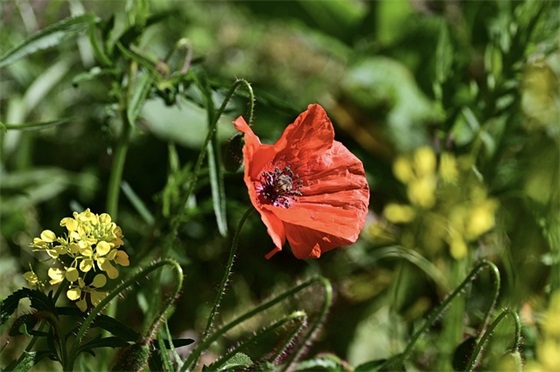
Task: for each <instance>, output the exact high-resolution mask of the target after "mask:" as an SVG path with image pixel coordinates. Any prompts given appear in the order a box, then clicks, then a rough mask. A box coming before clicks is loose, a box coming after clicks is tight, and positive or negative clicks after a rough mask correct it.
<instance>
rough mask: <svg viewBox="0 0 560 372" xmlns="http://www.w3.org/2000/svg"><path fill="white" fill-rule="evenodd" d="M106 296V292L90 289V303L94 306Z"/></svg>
mask: <svg viewBox="0 0 560 372" xmlns="http://www.w3.org/2000/svg"><path fill="white" fill-rule="evenodd" d="M105 297H107V293H106V292H98V291H92V292H91V303H92V304H93V305H94V306H97V305H99V303H100V302H101V301H103V299H104V298H105Z"/></svg>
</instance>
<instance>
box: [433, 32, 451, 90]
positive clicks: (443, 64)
mask: <svg viewBox="0 0 560 372" xmlns="http://www.w3.org/2000/svg"><path fill="white" fill-rule="evenodd" d="M452 63H453V47H452V45H451V42H450V40H449V30H448V29H447V23H446V22H443V21H442V22H441V24H440V32H439V37H438V41H437V45H436V53H435V69H436V82H438V83H443V82H444V81H445V80H446V79H447V76H448V75H449V73H450V72H451V65H452Z"/></svg>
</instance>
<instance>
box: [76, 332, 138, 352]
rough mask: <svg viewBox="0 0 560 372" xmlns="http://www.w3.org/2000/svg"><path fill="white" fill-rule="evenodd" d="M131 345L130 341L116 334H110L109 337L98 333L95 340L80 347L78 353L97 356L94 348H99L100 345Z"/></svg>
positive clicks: (114, 346) (113, 346)
mask: <svg viewBox="0 0 560 372" xmlns="http://www.w3.org/2000/svg"><path fill="white" fill-rule="evenodd" d="M127 345H129V342H128V341H126V340H123V339H122V338H119V337H116V336H109V337H101V335H97V337H95V338H94V339H93V340H91V341H88V342H86V343H85V344H83V345H82V346H80V347H79V348H78V353H83V352H86V353H89V354H91V355H93V356H95V353H94V352H93V349H97V348H100V347H112V348H116V347H124V346H127Z"/></svg>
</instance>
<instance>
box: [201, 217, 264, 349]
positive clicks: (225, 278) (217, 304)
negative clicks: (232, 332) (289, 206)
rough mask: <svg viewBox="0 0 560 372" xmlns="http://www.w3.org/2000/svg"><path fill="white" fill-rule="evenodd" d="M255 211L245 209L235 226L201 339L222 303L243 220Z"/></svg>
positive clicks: (205, 334) (208, 329)
mask: <svg viewBox="0 0 560 372" xmlns="http://www.w3.org/2000/svg"><path fill="white" fill-rule="evenodd" d="M254 211H255V209H254V208H253V207H251V208H249V209H247V211H246V212H245V214H243V217H241V220H239V224H238V225H237V229H236V230H235V234H234V236H233V241H232V243H231V249H230V251H229V258H228V262H227V265H226V270H225V271H224V276H223V277H222V282H221V283H220V289H219V290H218V295H217V296H216V300H215V301H214V306H212V310H211V311H210V315H209V316H208V320H207V322H206V328H205V329H204V333H203V335H202V338H203V339H205V338H206V337H207V336H208V333H209V332H210V329H211V328H212V325H213V322H214V318H215V317H216V313H217V312H218V308H219V307H220V303H221V302H222V298H223V297H224V293H225V291H226V286H227V283H228V281H229V277H230V275H231V269H232V268H233V262H234V260H235V253H236V252H237V242H238V241H239V234H240V233H241V228H242V227H243V224H244V223H245V220H247V218H248V217H249V216H250V215H251V213H253V212H254Z"/></svg>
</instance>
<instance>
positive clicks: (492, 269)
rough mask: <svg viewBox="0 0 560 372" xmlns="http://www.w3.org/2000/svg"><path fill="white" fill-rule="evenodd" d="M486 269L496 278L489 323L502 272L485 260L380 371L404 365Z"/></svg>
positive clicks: (489, 310)
mask: <svg viewBox="0 0 560 372" xmlns="http://www.w3.org/2000/svg"><path fill="white" fill-rule="evenodd" d="M484 269H488V270H490V273H492V275H493V276H494V287H493V289H494V293H493V298H492V303H491V305H490V307H489V309H488V312H487V316H486V319H485V322H487V320H488V319H489V317H490V313H491V311H492V309H493V308H494V306H495V304H496V300H497V297H498V294H499V291H500V272H499V271H498V268H497V267H496V265H494V264H493V263H492V262H490V261H486V260H483V261H481V262H480V263H479V264H478V265H476V266H475V267H474V269H472V270H471V272H470V273H469V275H467V277H466V278H465V280H463V282H462V283H461V284H459V286H458V287H457V288H455V290H454V291H453V292H452V293H451V294H450V295H449V296H448V297H447V298H446V299H445V300H444V301H443V302H442V303H441V304H440V305H439V306H438V307H436V308H435V309H434V310H433V311H432V312H431V314H430V316H429V317H428V318H427V319H426V320H425V321H424V323H423V324H422V326H421V327H420V329H418V330H417V331H416V333H414V335H412V337H411V338H410V341H409V342H408V344H407V345H406V348H405V350H404V351H403V352H402V353H401V354H399V355H398V356H396V357H395V358H391V359H389V360H388V361H387V362H385V363H384V364H383V365H382V366H381V367H380V369H386V368H389V369H391V367H393V368H394V367H398V366H399V365H402V363H404V361H405V360H406V359H407V358H408V357H410V354H411V352H412V350H413V348H414V346H415V344H416V342H417V341H418V339H419V338H420V336H422V335H423V334H424V333H426V332H427V330H428V329H429V328H430V327H431V326H432V325H433V324H434V322H435V321H436V319H438V318H439V317H441V316H442V315H443V313H444V312H445V311H446V310H447V308H448V307H449V305H450V304H451V302H453V300H455V298H457V297H458V296H459V295H460V294H461V293H462V291H463V290H464V289H465V287H466V286H467V285H468V284H470V283H471V282H472V281H474V280H475V279H476V277H477V276H478V274H480V272H481V271H482V270H484Z"/></svg>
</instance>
